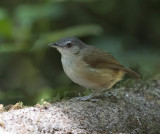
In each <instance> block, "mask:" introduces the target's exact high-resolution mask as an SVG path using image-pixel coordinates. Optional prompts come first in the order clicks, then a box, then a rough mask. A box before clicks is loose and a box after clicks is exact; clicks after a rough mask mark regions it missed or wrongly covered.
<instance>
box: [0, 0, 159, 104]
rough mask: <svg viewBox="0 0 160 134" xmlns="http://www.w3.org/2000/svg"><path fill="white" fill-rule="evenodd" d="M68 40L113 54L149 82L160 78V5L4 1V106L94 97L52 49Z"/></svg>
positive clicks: (0, 80)
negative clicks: (75, 39)
mask: <svg viewBox="0 0 160 134" xmlns="http://www.w3.org/2000/svg"><path fill="white" fill-rule="evenodd" d="M66 36H76V37H78V38H80V39H81V40H83V41H84V42H85V43H87V44H90V45H94V46H96V47H98V48H100V49H103V50H107V51H109V52H110V53H111V54H112V55H113V56H115V57H116V58H117V59H118V60H119V61H120V62H121V63H122V64H123V65H125V66H127V67H130V68H132V69H133V70H135V71H137V72H138V73H139V74H140V75H141V76H142V78H143V79H150V78H153V77H154V76H155V75H157V74H158V73H160V1H159V0H132V1H129V0H81V1H78V0H77V1H76V0H75V1H74V0H72V1H71V0H70V1H69V0H68V1H67V0H61V1H60V0H59V1H56V0H45V1H44V0H34V1H33V0H23V1H22V0H10V1H9V0H1V1H0V103H3V104H5V105H7V104H14V103H16V102H18V101H23V102H24V104H26V105H33V104H36V103H37V102H39V101H40V100H41V99H45V100H49V99H50V100H53V99H54V98H59V99H62V98H67V97H73V96H79V95H84V94H86V93H87V92H88V91H86V90H84V88H83V87H80V86H78V85H76V84H73V83H72V82H71V81H70V80H69V78H68V77H67V76H66V75H65V74H64V72H63V69H62V66H61V62H60V54H59V53H58V52H57V51H56V50H55V49H53V48H49V47H48V46H47V44H48V43H51V42H55V41H57V40H58V39H60V38H63V37H66ZM82 89H83V90H82Z"/></svg>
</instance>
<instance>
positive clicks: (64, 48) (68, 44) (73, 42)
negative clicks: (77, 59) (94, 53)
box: [48, 37, 86, 55]
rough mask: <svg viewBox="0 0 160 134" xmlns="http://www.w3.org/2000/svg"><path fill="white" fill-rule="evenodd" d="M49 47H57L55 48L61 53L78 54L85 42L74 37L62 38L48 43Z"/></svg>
mask: <svg viewBox="0 0 160 134" xmlns="http://www.w3.org/2000/svg"><path fill="white" fill-rule="evenodd" d="M48 45H49V46H51V47H55V48H57V50H58V51H59V52H60V53H61V54H62V55H63V54H78V53H79V52H80V50H81V49H83V48H84V47H85V46H86V44H85V43H83V42H82V41H81V40H80V39H78V38H76V37H66V38H62V39H60V40H59V41H57V42H55V43H50V44H48Z"/></svg>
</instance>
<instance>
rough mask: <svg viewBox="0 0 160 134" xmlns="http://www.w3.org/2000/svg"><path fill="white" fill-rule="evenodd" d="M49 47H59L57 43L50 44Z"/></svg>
mask: <svg viewBox="0 0 160 134" xmlns="http://www.w3.org/2000/svg"><path fill="white" fill-rule="evenodd" d="M48 46H50V47H58V44H57V43H49V44H48Z"/></svg>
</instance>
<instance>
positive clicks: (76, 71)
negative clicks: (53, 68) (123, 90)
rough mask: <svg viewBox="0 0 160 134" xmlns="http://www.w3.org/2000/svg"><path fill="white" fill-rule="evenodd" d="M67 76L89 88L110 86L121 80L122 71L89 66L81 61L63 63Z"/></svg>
mask: <svg viewBox="0 0 160 134" xmlns="http://www.w3.org/2000/svg"><path fill="white" fill-rule="evenodd" d="M63 68H64V71H65V73H66V74H67V76H68V77H69V78H70V79H71V80H72V81H73V82H75V83H77V84H79V85H81V86H83V87H86V88H90V89H97V90H98V89H102V88H110V87H111V86H113V85H114V84H115V83H116V82H118V81H119V80H121V78H122V76H123V73H118V72H116V73H115V74H114V72H113V71H112V70H110V69H95V68H90V67H89V66H88V65H87V64H85V63H84V62H83V61H81V62H80V61H79V62H78V64H76V62H73V61H72V62H68V63H67V64H64V63H63Z"/></svg>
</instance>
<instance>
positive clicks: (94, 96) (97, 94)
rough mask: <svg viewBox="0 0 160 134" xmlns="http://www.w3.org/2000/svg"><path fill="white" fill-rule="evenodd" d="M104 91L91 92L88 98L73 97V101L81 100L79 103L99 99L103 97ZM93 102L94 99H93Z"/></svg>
mask: <svg viewBox="0 0 160 134" xmlns="http://www.w3.org/2000/svg"><path fill="white" fill-rule="evenodd" d="M104 90H105V89H101V90H95V91H93V92H92V93H91V94H90V95H88V96H84V97H75V98H73V100H81V101H87V100H91V99H94V98H101V97H104V96H103V91H104ZM94 100H95V99H94Z"/></svg>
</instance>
